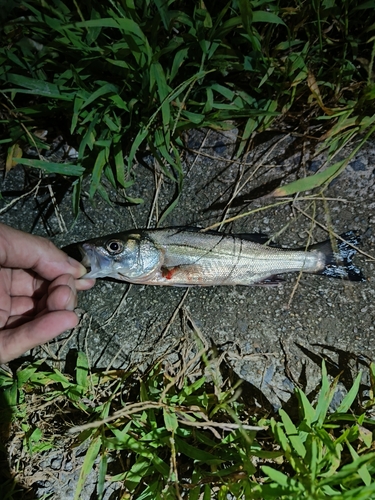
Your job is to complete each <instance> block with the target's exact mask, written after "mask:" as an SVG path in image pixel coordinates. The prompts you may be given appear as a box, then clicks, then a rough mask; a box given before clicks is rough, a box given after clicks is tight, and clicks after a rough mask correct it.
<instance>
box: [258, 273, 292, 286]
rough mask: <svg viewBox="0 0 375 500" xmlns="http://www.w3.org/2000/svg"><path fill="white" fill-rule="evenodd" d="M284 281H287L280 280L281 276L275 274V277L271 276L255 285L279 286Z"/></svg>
mask: <svg viewBox="0 0 375 500" xmlns="http://www.w3.org/2000/svg"><path fill="white" fill-rule="evenodd" d="M284 281H285V280H284V279H283V278H280V276H277V275H276V274H275V275H274V276H269V277H268V278H264V279H263V280H261V281H257V282H256V283H254V285H259V286H279V285H280V284H281V283H283V282H284Z"/></svg>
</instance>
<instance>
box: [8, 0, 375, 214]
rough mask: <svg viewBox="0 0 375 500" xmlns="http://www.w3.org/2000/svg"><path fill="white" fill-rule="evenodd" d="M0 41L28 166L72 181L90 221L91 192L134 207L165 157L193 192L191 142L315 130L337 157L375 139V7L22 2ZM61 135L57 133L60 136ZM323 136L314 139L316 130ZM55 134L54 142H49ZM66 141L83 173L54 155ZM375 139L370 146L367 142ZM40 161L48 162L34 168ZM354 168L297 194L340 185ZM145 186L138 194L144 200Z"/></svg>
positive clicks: (11, 117)
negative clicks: (217, 134)
mask: <svg viewBox="0 0 375 500" xmlns="http://www.w3.org/2000/svg"><path fill="white" fill-rule="evenodd" d="M12 5H13V3H12V2H10V3H9V5H8V7H7V9H8V10H7V12H5V14H4V13H3V15H5V17H6V22H5V23H4V24H3V25H2V27H1V28H0V30H1V31H0V103H1V105H2V108H1V109H2V118H3V119H2V123H3V132H2V134H1V137H0V139H1V143H2V144H3V145H4V147H7V148H8V152H7V167H8V169H9V168H12V165H13V164H14V162H13V159H15V161H16V162H18V163H22V164H24V165H27V166H33V167H35V168H38V169H42V170H43V171H44V172H46V173H49V174H55V173H60V174H63V175H66V176H69V177H70V178H71V182H72V185H73V195H72V203H73V211H74V213H75V214H76V215H77V214H78V211H79V200H80V196H81V190H82V181H83V180H84V179H85V178H86V177H88V178H89V181H90V184H89V195H90V197H91V198H93V197H94V195H95V193H99V194H100V195H101V196H103V197H104V198H105V199H106V200H108V201H109V198H108V194H107V190H106V189H105V185H106V182H104V179H106V180H107V181H108V182H109V183H110V184H111V185H113V186H114V187H116V188H117V189H119V190H121V192H122V194H123V196H125V198H127V200H128V201H131V202H134V203H140V202H142V199H141V198H140V197H139V196H137V195H135V196H134V195H133V196H132V197H130V196H128V195H127V190H129V188H130V186H132V185H133V184H134V182H136V173H135V169H134V166H135V165H136V163H137V159H139V158H140V157H142V155H144V154H152V155H153V157H154V158H155V160H156V161H157V164H158V165H159V167H160V169H161V170H162V172H163V173H164V175H165V176H166V177H167V178H168V179H170V181H172V182H173V183H175V186H176V192H175V197H174V199H173V200H172V201H171V204H170V205H169V207H168V208H167V209H166V211H165V212H164V214H162V219H163V218H164V217H165V216H166V215H167V213H169V212H170V210H171V209H173V207H174V206H175V204H176V202H177V201H178V197H179V195H180V193H181V190H182V188H183V180H184V175H183V166H182V162H181V155H182V154H183V148H184V140H183V139H184V136H183V133H184V132H185V131H186V130H189V129H192V128H202V127H211V128H213V129H220V130H223V129H228V128H233V127H234V126H239V127H240V135H239V140H238V147H237V156H240V155H241V153H242V152H243V151H244V148H245V146H246V144H247V141H248V139H249V137H250V136H251V134H253V133H254V132H256V131H260V130H264V129H266V128H268V127H271V126H272V125H273V123H275V120H277V123H278V125H279V126H280V124H281V127H282V126H283V125H284V126H288V125H289V126H291V127H293V128H294V129H296V130H297V131H301V132H303V131H302V130H300V128H301V127H300V124H303V126H304V128H305V129H309V130H311V132H310V135H311V133H312V134H314V130H316V131H317V132H316V133H315V135H316V137H317V138H319V137H320V138H321V139H323V140H322V144H321V146H322V148H327V149H328V154H329V156H334V154H335V152H337V150H339V149H340V148H342V147H343V145H345V144H347V143H348V142H349V141H351V140H353V139H354V138H355V137H356V136H357V135H358V134H362V135H363V134H364V133H367V135H371V134H372V133H373V131H374V127H375V119H374V113H373V105H374V98H375V85H374V71H373V69H374V68H373V66H374V55H375V2H374V1H365V0H362V1H361V0H352V1H349V0H343V1H341V0H340V1H335V0H314V1H311V2H301V1H299V0H295V1H283V0H279V1H263V0H257V1H249V0H232V1H228V2H224V1H213V0H212V1H206V2H203V1H202V0H195V1H191V2H184V1H179V0H175V1H173V0H165V1H162V0H155V1H150V0H138V1H133V0H121V1H114V0H106V1H104V2H102V1H100V2H99V1H98V0H93V1H91V2H90V3H87V2H82V1H79V0H76V1H66V2H61V1H60V0H52V1H51V2H45V1H43V0H30V1H29V2H26V1H23V0H20V1H19V2H14V7H13V9H12V8H11V7H12ZM56 123H57V124H58V129H57V127H56ZM314 127H315V128H314ZM40 129H46V130H48V131H49V136H47V141H45V140H42V139H41V138H40V137H39V136H38V134H37V133H36V132H37V131H38V130H40ZM56 133H62V135H63V137H64V139H65V140H66V141H67V142H68V144H69V145H71V146H74V147H75V148H76V150H77V151H78V158H77V159H76V161H71V162H70V163H59V162H57V163H56V162H51V161H48V159H46V158H45V157H44V154H45V153H46V151H47V150H48V147H49V146H48V144H50V143H51V142H52V140H53V138H54V134H55V135H56ZM366 138H367V136H366ZM27 146H32V147H34V148H36V150H37V151H38V154H39V158H38V159H33V158H27V157H26V156H27V155H25V154H23V157H21V158H20V156H21V155H22V150H24V151H25V149H27ZM345 164H346V163H345V161H342V162H341V163H340V165H337V164H335V165H334V166H333V167H332V168H331V171H330V172H328V173H327V174H326V175H324V173H322V174H321V175H320V177H317V176H311V179H310V178H308V179H307V180H305V182H304V183H303V184H302V185H301V184H297V185H296V186H294V187H293V188H291V189H288V188H286V191H282V192H281V193H279V192H277V193H274V194H275V195H283V196H284V195H285V194H290V193H291V192H295V191H296V190H299V191H300V190H306V189H312V188H314V187H317V186H321V185H323V186H324V185H327V184H328V183H329V182H330V181H331V180H332V178H334V177H335V176H337V175H338V174H339V173H340V172H341V170H342V168H344V167H345ZM136 191H137V190H136V185H135V186H133V191H132V192H135V193H136Z"/></svg>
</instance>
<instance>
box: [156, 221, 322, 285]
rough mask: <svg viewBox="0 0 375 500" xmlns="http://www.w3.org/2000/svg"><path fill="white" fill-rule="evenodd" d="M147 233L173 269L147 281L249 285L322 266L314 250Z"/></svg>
mask: <svg viewBox="0 0 375 500" xmlns="http://www.w3.org/2000/svg"><path fill="white" fill-rule="evenodd" d="M202 234H203V235H204V238H203V239H202ZM148 237H149V238H150V239H151V240H153V241H154V243H155V245H156V246H158V247H159V248H161V249H163V256H164V259H163V266H165V267H166V268H168V269H174V272H171V273H170V274H169V275H168V276H163V274H162V273H156V274H155V276H154V277H153V279H152V280H151V281H150V282H149V284H153V283H154V284H167V285H181V284H186V283H187V284H196V285H206V286H210V285H237V284H248V285H250V284H254V283H256V282H259V281H262V280H263V279H266V278H268V277H269V276H270V275H276V274H281V273H285V272H292V271H300V270H302V269H303V270H304V272H316V271H318V270H319V269H323V267H324V259H323V257H322V255H320V253H319V252H317V251H316V252H311V253H307V252H302V251H285V250H282V249H280V248H274V247H267V246H264V245H260V244H258V243H254V242H251V241H248V240H244V239H241V238H238V237H235V236H231V235H221V234H218V235H211V234H207V235H205V234H204V233H197V234H195V233H192V232H186V233H184V232H177V233H176V232H173V231H170V232H169V234H168V235H167V236H166V235H163V234H161V233H157V232H153V233H149V235H148Z"/></svg>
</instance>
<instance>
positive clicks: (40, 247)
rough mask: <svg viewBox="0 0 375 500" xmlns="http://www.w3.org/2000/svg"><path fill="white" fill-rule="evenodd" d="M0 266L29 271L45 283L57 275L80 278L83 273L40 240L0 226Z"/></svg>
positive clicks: (65, 256)
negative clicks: (33, 272)
mask: <svg viewBox="0 0 375 500" xmlns="http://www.w3.org/2000/svg"><path fill="white" fill-rule="evenodd" d="M0 266H3V267H10V268H19V269H31V270H33V271H35V272H36V273H37V274H38V275H39V276H41V277H42V278H45V279H47V280H49V281H52V280H54V279H55V278H57V277H58V276H60V275H61V274H71V275H72V276H74V277H75V278H80V277H81V276H83V275H84V274H85V273H86V269H85V268H84V267H83V266H82V264H80V263H79V262H77V261H76V260H74V259H72V258H71V257H69V256H68V255H67V254H66V253H64V252H63V251H62V250H59V249H58V248H57V247H55V245H54V244H53V243H52V242H51V241H49V240H47V239H45V238H42V237H41V236H34V235H32V234H28V233H24V232H22V231H18V230H17V229H13V228H11V227H9V226H6V225H5V224H1V223H0Z"/></svg>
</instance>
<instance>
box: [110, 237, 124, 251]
mask: <svg viewBox="0 0 375 500" xmlns="http://www.w3.org/2000/svg"><path fill="white" fill-rule="evenodd" d="M123 248H124V245H123V244H122V243H121V241H118V240H111V241H108V243H107V244H106V249H107V250H108V252H109V253H111V254H117V253H121V252H122V250H123Z"/></svg>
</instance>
